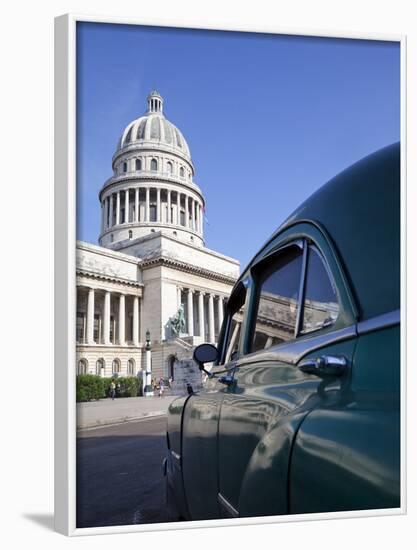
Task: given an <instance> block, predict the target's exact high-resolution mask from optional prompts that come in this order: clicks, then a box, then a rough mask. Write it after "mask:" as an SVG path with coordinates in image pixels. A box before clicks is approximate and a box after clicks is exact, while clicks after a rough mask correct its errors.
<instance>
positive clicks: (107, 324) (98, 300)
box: [76, 91, 239, 378]
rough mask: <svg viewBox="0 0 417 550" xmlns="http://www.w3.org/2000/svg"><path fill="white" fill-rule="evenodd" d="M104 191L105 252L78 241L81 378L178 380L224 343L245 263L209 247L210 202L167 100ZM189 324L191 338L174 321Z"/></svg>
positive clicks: (151, 99) (154, 110) (125, 143)
mask: <svg viewBox="0 0 417 550" xmlns="http://www.w3.org/2000/svg"><path fill="white" fill-rule="evenodd" d="M112 169H113V175H112V176H111V177H110V178H109V179H108V180H107V181H106V182H105V183H104V185H103V187H102V189H101V191H100V193H99V200H100V204H101V231H100V235H99V237H98V242H99V246H97V245H93V244H90V243H86V242H82V241H78V242H77V327H76V329H77V330H76V336H77V373H84V372H85V373H93V374H100V375H102V376H111V375H113V374H116V373H117V374H118V375H120V376H137V375H140V373H141V371H143V369H144V368H145V365H144V361H145V354H144V347H145V340H146V333H147V331H149V334H150V340H151V345H152V376H153V377H155V378H159V377H161V376H163V377H169V376H172V375H173V374H174V371H173V366H174V364H175V362H176V361H179V360H182V359H189V358H190V357H191V356H192V350H193V348H194V347H195V346H196V345H197V344H199V343H201V342H213V343H214V342H216V341H217V337H218V333H219V330H220V327H221V323H222V321H223V315H224V307H225V302H226V301H227V298H228V296H229V294H230V291H231V289H232V286H233V284H234V282H235V280H236V279H237V277H238V275H239V262H238V261H237V260H235V259H233V258H230V257H227V256H224V255H222V254H220V253H218V252H215V251H213V250H210V249H208V248H206V247H205V244H204V223H203V220H204V206H205V200H204V195H203V193H202V191H201V189H200V188H199V186H198V185H197V184H196V182H195V181H194V175H195V174H194V165H193V162H192V159H191V155H190V150H189V147H188V144H187V142H186V140H185V139H184V136H183V135H182V133H181V132H180V131H179V129H178V128H177V127H176V126H174V125H173V124H172V123H171V122H169V121H168V120H167V118H166V117H165V115H164V113H163V99H162V97H161V96H160V95H159V94H158V92H155V91H154V92H152V93H151V94H150V95H149V96H148V110H147V112H146V113H145V115H144V116H142V117H139V118H138V119H136V120H134V121H133V122H131V123H130V124H129V125H128V126H127V127H126V129H125V130H124V132H123V134H122V136H121V138H120V140H119V143H118V145H117V148H116V152H115V153H114V155H113V159H112ZM182 317H183V318H184V322H185V325H184V324H183V326H182V330H181V331H180V332H179V333H178V331H175V330H174V329H173V325H175V323H173V321H174V320H178V318H182Z"/></svg>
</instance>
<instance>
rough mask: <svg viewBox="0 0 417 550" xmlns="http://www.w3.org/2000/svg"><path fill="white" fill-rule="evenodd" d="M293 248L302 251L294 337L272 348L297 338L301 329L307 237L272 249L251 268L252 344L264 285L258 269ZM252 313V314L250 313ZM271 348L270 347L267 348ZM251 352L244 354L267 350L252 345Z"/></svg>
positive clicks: (250, 336)
mask: <svg viewBox="0 0 417 550" xmlns="http://www.w3.org/2000/svg"><path fill="white" fill-rule="evenodd" d="M293 248H299V250H300V251H301V256H302V258H301V269H300V277H299V281H298V299H297V317H296V322H295V327H294V334H293V337H292V338H290V339H289V340H285V341H284V342H280V343H278V344H275V345H274V346H271V348H275V347H277V346H280V345H282V344H288V343H289V342H292V341H294V340H295V339H296V338H297V334H298V331H299V325H300V323H301V318H302V309H303V308H302V300H303V297H304V287H305V274H306V262H307V254H308V246H307V244H306V241H305V239H296V240H294V241H293V242H289V243H287V244H286V245H285V246H283V247H280V248H279V249H278V250H274V251H272V252H271V253H270V254H267V255H266V256H265V257H263V258H262V259H261V260H260V261H259V262H257V263H256V264H255V265H254V266H253V267H252V269H251V275H252V277H251V280H252V292H251V294H252V303H251V311H250V312H249V311H248V318H249V319H248V323H247V327H248V331H249V342H250V346H252V344H253V339H254V334H255V327H256V320H257V314H258V310H259V299H260V291H261V288H262V285H261V284H260V283H259V280H260V278H261V277H260V274H259V273H258V271H260V270H261V268H262V266H263V265H266V264H269V263H270V262H274V261H276V259H278V258H279V257H281V256H284V255H285V254H286V253H289V252H290V250H291V249H293ZM249 313H250V315H249ZM267 349H270V348H267ZM249 350H250V351H249V352H248V353H247V354H244V355H249V354H252V353H254V354H255V353H260V352H262V351H266V350H265V349H260V350H252V349H251V347H250V348H249Z"/></svg>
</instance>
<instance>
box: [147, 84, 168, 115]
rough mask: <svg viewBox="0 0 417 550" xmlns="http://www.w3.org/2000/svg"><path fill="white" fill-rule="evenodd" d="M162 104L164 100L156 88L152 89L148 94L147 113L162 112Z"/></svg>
mask: <svg viewBox="0 0 417 550" xmlns="http://www.w3.org/2000/svg"><path fill="white" fill-rule="evenodd" d="M163 105H164V100H163V99H162V96H161V95H160V94H159V93H158V92H157V91H156V90H153V91H152V92H151V93H150V94H149V95H148V113H158V114H162V108H163Z"/></svg>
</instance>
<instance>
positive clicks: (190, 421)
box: [181, 283, 246, 520]
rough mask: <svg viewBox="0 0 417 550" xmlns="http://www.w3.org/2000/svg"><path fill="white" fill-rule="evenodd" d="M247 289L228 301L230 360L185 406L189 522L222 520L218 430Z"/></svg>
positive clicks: (225, 336) (184, 458)
mask: <svg viewBox="0 0 417 550" xmlns="http://www.w3.org/2000/svg"><path fill="white" fill-rule="evenodd" d="M245 301H246V287H245V285H244V284H243V283H242V284H240V285H238V287H237V288H236V289H235V291H234V293H233V296H231V298H230V299H229V300H228V303H227V308H226V316H225V321H224V323H223V336H222V335H221V336H220V338H219V341H220V342H221V343H222V346H223V347H224V349H225V357H227V360H226V361H225V360H222V361H220V364H219V365H216V366H214V367H213V368H212V369H211V372H212V374H213V377H212V378H209V379H207V380H206V382H205V384H204V389H203V391H201V392H199V393H197V394H193V395H191V396H190V397H189V398H188V400H187V403H186V406H185V407H184V412H183V419H182V453H181V461H182V475H183V483H184V493H185V497H186V501H187V508H188V515H189V519H193V520H198V519H215V518H219V517H220V511H219V506H218V500H217V495H218V471H217V455H218V439H217V430H218V423H219V416H220V408H221V403H222V401H223V399H224V396H225V394H226V393H227V389H228V387H227V386H226V385H225V384H224V383H223V382H222V380H223V378H222V377H223V376H226V377H227V376H228V373H229V371H230V369H231V367H232V365H233V360H232V356H233V354H234V352H235V351H236V349H237V346H238V343H239V340H240V338H239V335H240V329H241V325H242V319H243V312H244V306H245Z"/></svg>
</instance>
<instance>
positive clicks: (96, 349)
mask: <svg viewBox="0 0 417 550" xmlns="http://www.w3.org/2000/svg"><path fill="white" fill-rule="evenodd" d="M142 355H144V351H143V350H142V347H133V346H126V347H125V346H85V345H79V346H77V352H76V358H77V364H78V361H79V360H80V359H86V360H87V362H88V371H87V372H88V374H96V362H97V361H98V359H104V361H105V371H104V376H106V377H109V376H112V374H113V372H112V364H113V359H116V358H117V359H119V360H120V363H121V372H120V373H119V376H127V375H128V374H127V362H128V361H129V359H133V360H134V361H135V372H134V375H135V376H137V375H138V373H139V374H140V371H141V370H142Z"/></svg>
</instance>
